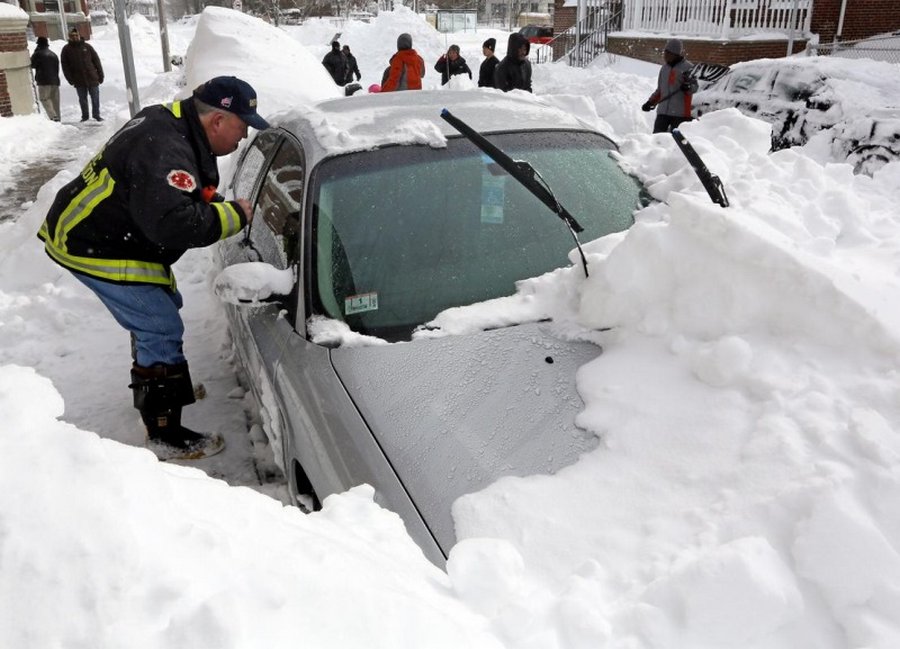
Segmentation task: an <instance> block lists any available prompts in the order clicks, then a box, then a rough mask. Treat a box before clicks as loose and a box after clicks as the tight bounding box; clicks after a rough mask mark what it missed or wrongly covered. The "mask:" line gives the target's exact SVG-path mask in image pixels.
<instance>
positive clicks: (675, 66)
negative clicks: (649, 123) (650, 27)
mask: <svg viewBox="0 0 900 649" xmlns="http://www.w3.org/2000/svg"><path fill="white" fill-rule="evenodd" d="M663 59H664V60H665V64H664V65H663V66H662V68H660V70H659V78H658V79H657V82H656V90H655V91H654V92H653V94H652V95H650V97H649V99H647V101H646V102H644V105H643V106H641V110H643V111H645V112H650V111H651V110H653V109H654V108H656V120H655V121H654V123H653V132H654V133H666V132H667V131H671V130H672V129H673V128H675V127H676V126H678V125H679V124H681V123H682V122H687V121H690V119H691V101H692V99H693V96H694V93H695V92H697V88H698V84H697V80H696V79H695V78H694V77H693V76H692V75H691V70H692V69H693V67H694V66H693V65H692V64H691V63H690V62H689V61H687V60H686V59H685V58H684V44H683V43H682V42H681V41H680V40H679V39H677V38H670V39H669V40H668V41H666V47H665V49H664V51H663Z"/></svg>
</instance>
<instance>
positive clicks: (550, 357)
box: [331, 323, 601, 552]
mask: <svg viewBox="0 0 900 649" xmlns="http://www.w3.org/2000/svg"><path fill="white" fill-rule="evenodd" d="M600 353H601V349H600V347H598V346H596V345H593V344H591V343H587V342H568V341H563V340H561V339H559V338H557V337H556V336H555V335H553V329H552V326H551V325H550V324H547V323H531V324H524V325H520V326H515V327H509V328H505V329H499V330H494V331H485V332H481V333H478V334H474V335H468V336H448V337H444V338H438V339H434V340H427V341H417V342H413V343H406V344H394V345H382V346H364V347H342V348H339V349H334V350H332V351H331V355H332V362H333V364H334V367H335V370H336V371H337V373H338V376H339V377H340V379H341V381H342V382H343V383H344V385H345V386H346V388H347V391H348V392H349V394H350V396H351V397H352V399H353V401H354V402H355V404H356V406H357V408H359V411H360V414H361V415H362V417H363V419H365V421H366V423H367V424H368V426H369V428H370V429H371V430H372V432H373V434H374V436H375V437H376V438H377V440H378V443H379V444H380V445H381V447H382V449H383V450H384V452H385V454H386V456H387V457H388V458H389V459H390V461H391V463H392V465H393V467H394V470H395V471H396V472H397V475H398V477H399V478H400V480H401V482H402V483H403V484H404V485H405V487H406V489H407V490H408V492H409V494H410V496H411V498H412V500H413V501H414V502H415V505H416V507H417V508H418V509H419V511H420V512H421V513H422V516H423V518H424V519H425V520H426V522H427V524H428V525H429V527H430V528H431V531H432V533H433V534H434V536H435V538H436V539H437V541H438V543H439V544H440V545H441V546H442V548H443V549H444V551H445V552H446V551H449V549H450V547H451V546H452V545H453V544H454V543H455V540H456V537H455V533H454V527H453V520H452V517H451V514H450V510H451V505H452V504H453V501H454V500H456V498H458V497H459V496H462V495H464V494H467V493H472V492H474V491H477V490H479V489H482V488H484V487H486V486H488V485H489V484H491V483H493V482H494V481H495V480H497V478H499V477H501V476H505V475H519V476H524V475H532V474H539V473H554V472H556V471H557V470H559V469H561V468H562V467H565V466H568V465H570V464H572V463H574V462H575V461H576V460H577V459H578V457H579V456H580V455H581V454H582V453H584V452H586V451H588V450H590V449H592V448H594V447H595V446H596V444H597V438H596V437H595V436H594V435H593V434H591V433H588V432H586V431H584V430H581V429H579V428H577V427H576V426H575V417H576V415H577V414H578V413H579V412H580V411H581V409H582V408H583V403H582V400H581V398H580V397H579V395H578V392H577V390H576V388H575V377H576V373H577V370H578V368H579V367H580V366H582V365H584V364H586V363H588V362H589V361H591V360H593V359H594V358H596V357H597V356H598V355H599V354H600Z"/></svg>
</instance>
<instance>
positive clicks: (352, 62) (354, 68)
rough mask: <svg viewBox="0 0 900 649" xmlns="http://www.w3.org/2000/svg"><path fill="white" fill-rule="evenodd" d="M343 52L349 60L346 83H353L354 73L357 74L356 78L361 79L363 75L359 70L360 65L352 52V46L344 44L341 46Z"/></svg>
mask: <svg viewBox="0 0 900 649" xmlns="http://www.w3.org/2000/svg"><path fill="white" fill-rule="evenodd" d="M341 52H343V53H344V58H345V59H346V61H347V76H346V78H345V79H344V83H352V82H353V75H356V80H357V81H359V80H360V79H361V78H362V75H361V74H360V72H359V66H358V65H357V64H356V57H355V56H353V55H352V54H351V53H350V46H349V45H344V47H342V48H341Z"/></svg>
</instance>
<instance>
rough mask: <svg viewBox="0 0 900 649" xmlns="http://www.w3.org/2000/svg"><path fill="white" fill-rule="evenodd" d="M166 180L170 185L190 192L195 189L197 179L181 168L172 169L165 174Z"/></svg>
mask: <svg viewBox="0 0 900 649" xmlns="http://www.w3.org/2000/svg"><path fill="white" fill-rule="evenodd" d="M166 180H167V181H168V182H169V184H170V185H171V186H172V187H174V188H175V189H180V190H181V191H184V192H192V191H194V190H195V189H197V181H196V180H194V177H193V176H192V175H191V174H189V173H188V172H186V171H184V170H183V169H172V171H170V172H169V175H168V176H166Z"/></svg>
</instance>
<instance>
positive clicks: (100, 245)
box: [38, 100, 247, 287]
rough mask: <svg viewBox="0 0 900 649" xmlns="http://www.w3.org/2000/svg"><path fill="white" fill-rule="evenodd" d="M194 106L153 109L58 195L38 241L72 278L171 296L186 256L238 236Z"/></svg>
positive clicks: (234, 209)
mask: <svg viewBox="0 0 900 649" xmlns="http://www.w3.org/2000/svg"><path fill="white" fill-rule="evenodd" d="M218 183H219V171H218V166H217V164H216V158H215V156H214V155H213V153H212V151H211V150H210V146H209V140H208V139H207V137H206V133H205V132H204V130H203V127H202V125H201V124H200V120H199V118H198V116H197V111H196V109H195V108H194V105H193V102H191V101H190V100H187V101H181V102H174V103H173V104H167V105H165V106H160V105H156V106H149V107H148V108H145V109H144V110H142V111H141V112H140V113H138V114H137V115H135V117H134V118H133V119H132V120H131V121H130V122H128V123H127V124H125V126H123V127H122V128H121V129H120V130H119V132H118V133H116V134H115V135H113V136H112V137H111V138H110V140H109V141H108V142H107V143H106V145H105V146H104V147H103V148H102V149H101V150H100V152H99V153H98V154H97V155H95V156H94V157H93V158H92V159H91V161H90V162H88V164H87V166H85V168H84V169H83V170H82V172H81V174H80V175H79V176H78V177H77V178H75V180H73V181H71V182H70V183H69V184H67V185H66V186H64V187H63V188H62V189H60V190H59V192H58V193H57V194H56V199H55V200H54V201H53V205H52V206H51V207H50V211H49V212H48V213H47V219H46V220H45V221H44V224H43V225H42V226H41V229H40V232H39V233H38V236H39V237H40V238H41V239H43V240H44V244H45V246H44V247H45V250H46V251H47V254H48V255H50V257H51V258H52V259H53V260H54V261H56V262H57V263H59V264H60V265H62V266H65V267H67V268H69V269H70V270H73V271H76V272H81V273H85V274H88V275H91V276H93V277H97V278H99V279H104V280H107V281H111V282H116V283H125V284H131V283H138V284H162V285H166V286H172V287H174V278H173V276H172V273H171V270H170V266H171V265H172V264H174V263H175V262H176V261H177V260H178V258H179V257H181V256H182V255H183V254H184V253H185V252H186V251H187V249H188V248H199V247H202V246H208V245H210V244H212V243H215V242H216V241H218V240H220V239H224V238H226V237H228V236H231V235H233V234H237V233H238V232H240V230H241V228H243V227H244V225H245V224H246V222H247V219H246V217H245V215H244V213H243V211H242V210H241V208H240V206H239V205H238V204H237V203H235V202H209V201H211V200H214V192H215V187H216V186H217V185H218Z"/></svg>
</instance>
